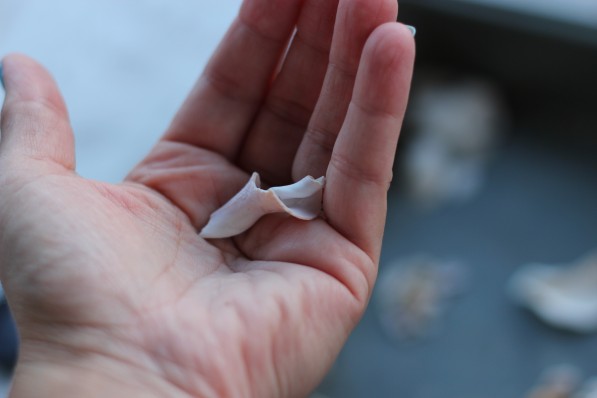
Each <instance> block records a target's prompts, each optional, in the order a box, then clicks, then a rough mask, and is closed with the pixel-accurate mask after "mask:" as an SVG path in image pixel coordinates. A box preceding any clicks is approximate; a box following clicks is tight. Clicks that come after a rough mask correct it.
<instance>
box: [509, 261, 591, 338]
mask: <svg viewBox="0 0 597 398" xmlns="http://www.w3.org/2000/svg"><path fill="white" fill-rule="evenodd" d="M508 290H509V293H510V296H511V297H512V298H513V299H514V300H515V301H516V302H518V303H519V304H521V305H523V306H525V307H526V308H528V309H529V310H531V311H532V312H533V313H535V314H536V315H537V316H538V317H539V318H540V319H541V320H543V321H544V322H546V323H547V324H549V325H551V326H554V327H557V328H560V329H565V330H569V331H573V332H578V333H594V332H597V252H593V253H592V254H590V255H588V256H586V257H584V258H583V259H581V260H580V261H578V262H577V263H574V264H571V265H561V266H557V265H545V264H528V265H525V266H523V267H521V268H520V269H519V270H518V271H516V272H515V274H514V275H513V276H512V278H511V280H510V282H509V286H508Z"/></svg>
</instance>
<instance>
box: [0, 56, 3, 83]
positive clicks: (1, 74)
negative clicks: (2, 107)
mask: <svg viewBox="0 0 597 398" xmlns="http://www.w3.org/2000/svg"><path fill="white" fill-rule="evenodd" d="M3 72H4V68H2V62H0V84H2V88H4V73H3Z"/></svg>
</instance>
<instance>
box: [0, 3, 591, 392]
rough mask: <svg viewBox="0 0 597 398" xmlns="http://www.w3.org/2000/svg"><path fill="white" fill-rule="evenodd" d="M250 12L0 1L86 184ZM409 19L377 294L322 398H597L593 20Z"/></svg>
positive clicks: (132, 160) (2, 40) (443, 9)
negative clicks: (50, 85) (409, 77)
mask: <svg viewBox="0 0 597 398" xmlns="http://www.w3.org/2000/svg"><path fill="white" fill-rule="evenodd" d="M239 4H240V0H224V1H219V2H215V1H207V0H202V1H191V0H179V1H177V2H176V5H174V4H173V3H172V2H167V1H165V0H146V1H144V2H136V3H134V4H133V3H132V2H122V1H117V0H102V1H97V0H93V1H85V2H81V1H75V0H55V1H52V2H48V1H45V0H0V55H3V54H6V53H8V52H12V51H19V52H24V53H27V54H29V55H31V56H33V57H35V58H37V59H38V60H40V61H41V62H42V63H43V64H44V65H46V66H47V67H48V68H49V69H50V71H51V72H52V73H53V74H54V76H55V78H56V80H57V81H58V83H59V85H60V87H61V89H62V91H63V94H64V96H65V99H66V102H67V105H68V107H69V110H70V114H71V119H72V123H73V125H74V129H75V132H76V140H77V147H76V150H77V169H78V171H79V173H80V174H82V175H83V176H85V177H88V178H94V179H99V180H104V181H110V182H118V181H120V180H121V179H122V178H123V177H124V176H125V175H126V173H127V171H128V170H129V169H130V168H131V167H132V166H133V165H134V164H136V163H137V162H138V161H139V160H140V159H141V158H142V157H143V155H144V154H145V153H147V151H148V150H149V149H150V147H151V146H152V145H153V143H154V142H155V141H156V140H157V139H158V137H159V136H160V135H161V133H162V131H163V130H164V129H165V127H166V126H167V125H168V123H169V120H170V118H171V117H172V115H173V113H174V112H175V110H176V109H177V108H178V106H179V105H180V103H181V102H182V100H183V99H184V97H185V96H186V94H187V92H188V90H189V89H190V87H191V86H192V84H193V82H194V80H195V79H196V77H197V75H198V74H199V73H200V71H201V70H202V68H203V66H204V65H205V63H206V62H207V60H208V57H209V55H210V53H211V52H212V51H213V49H214V48H215V46H216V45H217V43H218V41H219V39H220V38H221V37H222V35H223V33H224V31H225V29H226V27H227V26H228V24H229V23H230V21H231V20H232V19H233V18H234V15H235V13H236V11H237V9H238V6H239ZM399 19H400V21H402V22H405V23H408V24H411V25H415V26H416V27H417V30H418V33H417V36H416V41H417V51H418V58H417V66H416V71H415V81H414V84H413V91H412V95H411V103H410V107H409V115H408V118H407V121H406V122H405V128H404V130H403V133H402V138H401V144H400V147H399V156H398V160H397V162H396V165H395V175H396V178H395V183H394V184H393V186H392V189H391V190H390V198H389V200H390V202H389V215H388V224H387V227H386V236H385V242H384V251H383V255H382V261H381V264H380V277H379V281H378V285H377V287H376V290H375V292H374V294H373V297H372V299H371V304H370V306H369V308H368V310H367V312H366V314H365V316H364V318H363V320H362V322H361V324H360V325H359V326H358V327H357V329H356V330H355V332H354V333H353V335H352V336H351V337H350V339H349V342H348V344H347V345H346V347H345V349H344V350H343V352H342V353H341V355H340V356H339V358H338V360H337V362H336V364H335V365H334V367H333V368H332V370H331V371H330V373H329V375H328V376H327V377H326V379H325V380H324V381H323V383H322V385H321V386H320V388H319V389H318V391H317V392H316V393H315V395H316V396H319V397H330V398H335V397H346V398H351V397H371V396H373V397H382V398H383V397H409V398H446V397H459V398H468V397H470V398H480V397H484V398H491V397H495V398H508V397H533V398H541V397H562V398H564V397H579V398H583V397H584V398H589V397H595V396H597V395H591V394H597V387H596V385H597V383H595V381H594V380H595V379H594V377H597V361H596V360H595V358H597V257H595V256H592V255H591V253H592V250H593V249H595V248H597V183H596V182H597V181H596V180H597V112H596V110H595V109H596V106H597V73H595V71H597V2H596V1H595V0H516V1H514V0H402V1H401V2H400V18H399ZM1 95H2V94H0V96H1ZM9 319H10V318H9V315H8V308H7V306H6V304H5V303H3V304H0V364H1V365H0V367H1V368H2V369H3V370H2V371H0V374H2V375H3V376H0V380H1V381H0V397H2V396H4V395H5V394H6V391H7V388H8V387H7V386H8V383H9V380H10V368H11V363H12V360H13V358H14V353H15V335H14V329H13V327H12V325H11V323H10V320H9ZM558 394H559V395H558Z"/></svg>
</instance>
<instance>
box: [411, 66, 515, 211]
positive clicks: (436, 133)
mask: <svg viewBox="0 0 597 398" xmlns="http://www.w3.org/2000/svg"><path fill="white" fill-rule="evenodd" d="M422 75H423V77H421V78H420V80H419V81H418V82H417V84H414V86H413V87H414V88H413V94H412V101H411V103H410V106H409V119H408V125H409V126H410V127H411V129H410V130H411V131H410V132H409V134H410V135H411V136H412V141H410V142H409V143H408V144H407V149H406V153H405V156H404V157H403V170H404V173H405V179H406V183H407V190H408V192H409V194H410V196H411V197H412V198H413V199H414V200H415V201H416V202H417V203H418V204H420V205H423V206H425V207H433V206H436V205H439V204H441V203H443V202H450V201H466V200H468V199H471V198H472V197H473V196H474V195H475V194H476V193H477V192H478V191H479V190H480V188H481V186H482V182H483V179H484V174H485V169H486V167H487V164H488V162H489V160H490V159H491V157H492V156H493V154H494V152H495V151H496V148H497V144H498V142H499V140H500V136H501V135H502V134H503V131H504V130H505V129H506V127H507V125H508V124H509V123H508V120H509V116H508V113H507V112H506V110H505V109H506V107H505V106H504V101H503V100H502V97H501V94H500V93H499V90H498V89H497V88H496V87H495V86H494V85H493V84H491V83H490V82H488V81H484V80H480V79H475V78H468V77H466V78H457V77H454V76H448V77H444V76H441V77H440V76H436V75H434V74H433V73H430V74H424V73H423V74H422Z"/></svg>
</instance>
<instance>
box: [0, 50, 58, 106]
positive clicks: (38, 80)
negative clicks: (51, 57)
mask: <svg viewBox="0 0 597 398" xmlns="http://www.w3.org/2000/svg"><path fill="white" fill-rule="evenodd" d="M2 76H3V85H4V88H5V90H6V100H7V101H43V102H44V104H46V105H48V106H50V107H51V108H53V109H54V110H55V111H58V112H60V113H61V116H66V106H65V104H64V100H63V99H62V96H61V95H60V92H59V91H58V89H57V87H56V82H55V81H54V78H53V77H52V75H51V74H50V73H49V72H48V71H47V70H46V68H44V67H43V66H42V65H40V64H39V63H38V62H37V61H35V60H33V59H32V58H30V57H28V56H27V55H24V54H19V53H12V54H9V55H7V56H5V57H4V59H3V60H2Z"/></svg>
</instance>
